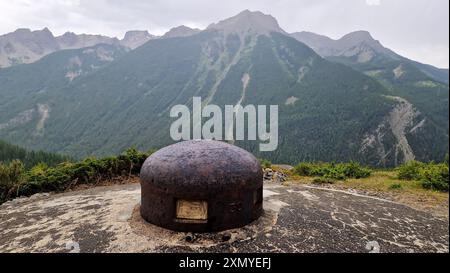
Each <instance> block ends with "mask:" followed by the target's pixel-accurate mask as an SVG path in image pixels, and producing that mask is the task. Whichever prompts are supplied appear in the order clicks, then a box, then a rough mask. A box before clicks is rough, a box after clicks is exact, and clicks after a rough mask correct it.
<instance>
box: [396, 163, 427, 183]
mask: <svg viewBox="0 0 450 273" xmlns="http://www.w3.org/2000/svg"><path fill="white" fill-rule="evenodd" d="M425 165H426V164H425V163H422V162H418V161H414V160H413V161H410V162H408V163H406V164H403V165H401V166H400V167H398V168H397V171H398V178H399V179H404V180H419V179H420V169H422V168H423V167H424V166H425Z"/></svg>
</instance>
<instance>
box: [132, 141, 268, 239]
mask: <svg viewBox="0 0 450 273" xmlns="http://www.w3.org/2000/svg"><path fill="white" fill-rule="evenodd" d="M262 191H263V173H262V169H261V166H260V164H259V161H258V160H257V159H256V158H255V157H254V156H253V155H252V154H250V153H248V152H247V151H245V150H243V149H241V148H239V147H236V146H233V145H230V144H227V143H224V142H219V141H211V140H194V141H185V142H180V143H177V144H174V145H171V146H168V147H166V148H163V149H161V150H159V151H158V152H156V153H154V154H153V155H151V156H150V157H149V158H148V159H147V160H146V161H145V163H144V165H143V166H142V170H141V209H140V212H141V216H142V217H143V218H144V219H145V220H146V221H147V222H149V223H152V224H155V225H157V226H160V227H164V228H168V229H171V230H176V231H190V232H208V231H222V230H227V229H232V228H238V227H242V226H245V225H247V224H249V223H251V222H252V221H254V220H256V219H258V218H259V217H260V216H261V214H262V212H263V207H262V202H263V197H262Z"/></svg>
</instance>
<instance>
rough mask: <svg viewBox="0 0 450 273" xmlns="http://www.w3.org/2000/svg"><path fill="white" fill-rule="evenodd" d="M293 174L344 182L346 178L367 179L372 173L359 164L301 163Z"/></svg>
mask: <svg viewBox="0 0 450 273" xmlns="http://www.w3.org/2000/svg"><path fill="white" fill-rule="evenodd" d="M294 172H295V173H296V174H298V175H301V176H317V177H323V178H327V179H334V180H346V179H348V178H356V179H359V178H365V177H369V176H370V175H371V173H372V171H371V170H370V169H369V168H365V167H363V166H361V165H360V164H359V163H356V162H350V163H338V164H334V163H306V162H302V163H300V164H298V165H297V166H296V167H295V168H294Z"/></svg>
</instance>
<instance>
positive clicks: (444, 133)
mask: <svg viewBox="0 0 450 273" xmlns="http://www.w3.org/2000/svg"><path fill="white" fill-rule="evenodd" d="M16 32H17V31H16ZM44 32H48V31H46V30H44ZM31 33H33V32H31ZM41 34H42V33H40V34H39V35H36V36H38V37H39V38H36V39H34V38H33V39H31V40H32V41H33V42H29V43H28V45H35V44H36V45H38V44H39V43H40V42H38V40H39V41H40V39H41V38H42V37H41V36H44V35H41ZM147 34H148V33H142V32H136V33H130V34H129V35H128V36H129V37H128V39H127V35H126V36H125V39H123V40H121V41H119V40H117V39H115V40H114V39H113V40H109V39H110V38H107V37H97V38H96V39H99V42H98V43H94V42H92V41H93V40H94V39H93V38H92V37H90V36H89V37H90V38H88V36H86V37H85V38H81V37H80V35H78V36H76V37H77V38H76V39H73V38H72V40H71V39H70V37H69V36H70V35H67V37H66V39H61V37H56V38H55V39H49V41H55V42H49V43H46V45H47V46H48V47H47V46H46V47H45V49H43V50H41V51H38V52H41V53H42V54H41V55H40V57H39V58H37V57H34V58H36V59H37V61H34V62H32V59H33V58H31V57H30V58H29V59H27V60H28V61H21V62H22V63H27V62H32V63H30V64H24V65H14V64H16V63H20V61H17V62H13V63H9V66H10V65H13V66H12V67H9V68H3V69H0V113H1V115H0V139H5V140H7V141H9V142H12V143H14V144H19V145H21V146H24V147H26V148H30V149H35V150H36V149H37V150H46V151H49V152H57V153H63V154H67V155H70V156H73V157H77V158H81V157H85V156H91V155H94V156H106V155H111V154H115V153H119V152H121V151H122V150H124V149H126V148H128V147H130V146H133V145H134V146H136V147H137V148H140V149H149V148H159V147H162V146H164V145H168V144H170V143H172V142H173V141H172V140H171V138H170V136H169V127H170V124H171V121H173V119H171V118H170V117H169V111H170V109H171V107H172V106H174V105H177V104H185V105H192V97H193V96H201V97H202V98H203V99H204V101H206V102H207V103H213V104H217V105H219V106H221V107H223V106H224V105H235V104H237V103H239V102H240V103H241V104H242V105H247V104H254V105H273V104H277V105H279V135H280V137H279V148H278V149H277V150H276V151H274V152H268V153H261V152H259V151H258V143H256V142H251V141H236V142H235V144H236V145H238V146H241V147H243V148H245V149H247V150H249V151H251V152H253V153H254V154H255V155H257V156H259V157H262V158H267V159H270V160H272V161H273V162H279V163H296V162H299V161H349V160H355V161H359V162H361V163H363V164H368V165H372V166H378V167H392V166H396V165H398V164H401V163H403V162H405V161H408V160H412V159H417V160H421V161H430V160H435V161H440V160H442V159H443V158H444V156H445V154H446V153H448V129H449V128H448V127H449V125H448V120H449V114H448V110H449V109H448V106H449V101H448V96H449V89H448V70H442V69H438V68H435V67H432V66H429V65H425V64H420V63H418V62H415V61H412V60H409V59H407V58H404V57H402V56H400V55H398V54H396V53H394V52H393V51H391V50H389V49H387V48H385V47H383V46H382V45H381V43H380V42H378V41H376V40H375V39H373V38H372V37H371V36H370V34H369V33H367V32H362V31H360V32H355V33H350V34H348V35H346V36H344V37H343V38H342V39H340V40H332V39H330V38H327V37H325V36H320V35H317V34H313V33H306V32H300V33H294V34H289V33H286V32H285V31H284V30H283V29H282V28H281V27H280V26H279V24H278V22H277V21H276V19H275V18H273V17H272V16H270V15H266V14H263V13H261V12H251V11H243V12H241V13H239V14H238V15H236V16H234V17H232V18H228V19H225V20H223V21H220V22H218V23H215V24H211V25H210V26H208V27H207V28H206V29H205V30H197V29H189V28H187V27H179V28H175V29H172V30H171V31H169V32H168V33H167V34H166V35H164V36H162V37H154V36H151V35H149V34H148V35H147ZM8 35H9V34H7V35H4V36H1V37H0V48H2V49H1V50H2V51H1V52H0V56H2V57H1V58H2V59H1V60H4V59H5V58H4V53H3V52H5V49H4V44H5V42H4V40H5V39H4V37H5V36H8ZM47 36H48V37H50V36H49V35H48V33H47ZM63 36H64V35H63ZM72 36H73V35H72ZM83 37H84V36H83ZM63 41H64V42H63ZM14 45H16V44H14ZM62 45H64V46H62ZM70 46H71V47H70ZM69 47H70V48H71V49H65V50H61V49H62V48H69ZM20 48H22V47H20ZM27 48H32V49H33V50H34V51H36V50H35V49H36V48H39V47H38V46H36V47H34V46H28V47H27ZM30 50H31V49H30ZM52 50H53V52H50V51H52ZM34 51H33V52H34ZM16 52H17V51H16ZM9 56H19V55H9ZM33 56H34V55H33ZM8 58H11V57H8ZM22 59H23V58H22Z"/></svg>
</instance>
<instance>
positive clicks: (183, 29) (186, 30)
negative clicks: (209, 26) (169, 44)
mask: <svg viewBox="0 0 450 273" xmlns="http://www.w3.org/2000/svg"><path fill="white" fill-rule="evenodd" d="M200 31H201V30H200V29H198V28H190V27H187V26H184V25H181V26H178V27H174V28H172V29H171V30H169V31H168V32H167V33H166V34H164V36H163V37H162V38H174V37H187V36H191V35H194V34H197V33H199V32H200Z"/></svg>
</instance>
